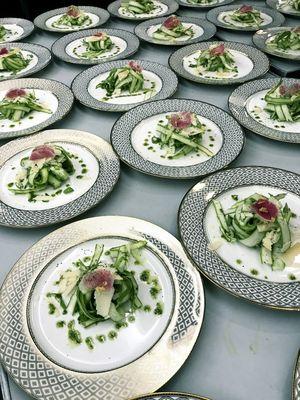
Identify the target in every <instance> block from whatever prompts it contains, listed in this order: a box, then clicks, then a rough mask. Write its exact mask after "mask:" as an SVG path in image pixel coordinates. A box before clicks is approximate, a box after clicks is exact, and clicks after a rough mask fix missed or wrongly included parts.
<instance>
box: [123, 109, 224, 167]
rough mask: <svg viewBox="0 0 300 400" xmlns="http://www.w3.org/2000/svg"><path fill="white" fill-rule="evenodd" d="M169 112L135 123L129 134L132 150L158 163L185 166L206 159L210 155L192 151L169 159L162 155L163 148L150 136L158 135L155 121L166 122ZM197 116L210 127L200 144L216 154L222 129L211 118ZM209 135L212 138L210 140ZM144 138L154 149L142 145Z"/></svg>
mask: <svg viewBox="0 0 300 400" xmlns="http://www.w3.org/2000/svg"><path fill="white" fill-rule="evenodd" d="M170 114H171V113H163V114H157V115H153V116H152V117H148V118H146V119H144V120H143V121H141V122H140V123H139V124H137V125H136V127H135V128H134V129H133V131H132V134H131V142H132V146H133V148H134V150H135V151H136V152H137V153H138V154H139V155H140V156H141V157H143V158H144V159H145V160H149V161H151V162H154V163H155V164H159V165H168V166H174V167H185V166H189V165H196V164H199V163H202V162H205V161H207V160H208V159H209V158H210V157H208V156H206V155H205V154H203V153H196V152H192V153H191V154H188V155H187V156H185V157H181V158H179V159H173V160H172V159H171V160H170V159H168V158H165V157H164V155H165V150H161V149H160V146H159V144H154V143H152V141H151V139H152V137H154V136H158V134H157V133H156V126H157V123H158V122H159V121H160V120H163V121H164V123H165V122H167V119H166V116H168V115H170ZM197 117H198V119H199V121H200V122H201V123H203V124H206V126H207V129H211V131H210V132H206V133H205V135H204V136H203V140H202V144H203V146H205V147H207V148H208V149H210V150H211V151H213V153H214V155H216V154H217V153H218V152H219V150H220V149H221V147H222V144H223V135H222V131H221V129H220V128H219V127H218V126H217V125H216V124H215V123H214V122H212V121H211V120H209V119H207V118H205V117H202V116H200V115H198V116H197ZM210 137H211V138H213V140H210ZM145 140H148V142H149V146H150V147H152V148H153V150H154V151H153V150H152V149H150V150H149V149H148V148H149V146H144V143H145ZM211 144H212V145H213V147H211V146H210V145H211Z"/></svg>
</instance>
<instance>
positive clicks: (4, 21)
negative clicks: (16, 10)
mask: <svg viewBox="0 0 300 400" xmlns="http://www.w3.org/2000/svg"><path fill="white" fill-rule="evenodd" d="M0 25H18V27H19V28H21V30H20V33H19V34H16V36H15V38H14V37H11V38H10V39H9V40H6V39H5V37H4V40H2V41H1V40H0V43H7V42H14V41H19V40H22V39H24V38H25V37H27V36H29V35H30V34H31V32H32V31H33V30H34V24H33V23H32V22H31V21H29V20H28V19H23V18H0Z"/></svg>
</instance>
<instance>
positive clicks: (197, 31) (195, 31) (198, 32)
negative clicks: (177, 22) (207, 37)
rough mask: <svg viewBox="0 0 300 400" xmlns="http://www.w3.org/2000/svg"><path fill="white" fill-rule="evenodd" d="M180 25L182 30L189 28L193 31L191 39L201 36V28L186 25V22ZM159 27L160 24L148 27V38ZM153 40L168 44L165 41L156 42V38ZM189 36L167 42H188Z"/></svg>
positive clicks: (194, 25)
mask: <svg viewBox="0 0 300 400" xmlns="http://www.w3.org/2000/svg"><path fill="white" fill-rule="evenodd" d="M182 25H183V26H184V28H191V29H192V31H193V36H192V38H193V39H195V38H197V37H200V36H202V35H203V32H204V31H203V29H202V28H201V26H199V25H196V24H192V23H190V24H189V23H188V22H182ZM160 27H161V24H157V25H152V26H150V28H149V29H148V30H147V34H148V35H149V36H150V37H153V33H154V32H156V31H157V30H158V29H159V28H160ZM154 39H155V40H157V41H158V42H164V43H165V42H168V41H167V40H158V39H156V38H154ZM190 39H191V36H188V35H185V36H181V37H179V38H173V39H172V40H169V42H185V41H187V40H190Z"/></svg>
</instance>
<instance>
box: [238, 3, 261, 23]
mask: <svg viewBox="0 0 300 400" xmlns="http://www.w3.org/2000/svg"><path fill="white" fill-rule="evenodd" d="M231 19H232V20H233V21H236V22H240V23H243V24H247V25H250V26H254V25H255V26H259V25H260V24H261V23H262V22H263V18H262V16H261V12H260V11H259V10H256V9H255V8H254V7H252V6H248V5H243V6H242V7H240V8H239V9H238V10H235V11H234V12H233V13H232V14H231Z"/></svg>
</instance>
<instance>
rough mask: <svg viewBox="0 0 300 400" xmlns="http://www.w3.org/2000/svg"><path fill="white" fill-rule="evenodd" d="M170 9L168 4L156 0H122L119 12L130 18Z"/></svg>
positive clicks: (155, 13) (152, 14)
mask: <svg viewBox="0 0 300 400" xmlns="http://www.w3.org/2000/svg"><path fill="white" fill-rule="evenodd" d="M167 10H168V6H167V5H165V4H163V3H161V2H159V1H156V0H121V7H120V9H119V13H120V14H121V15H124V16H125V17H128V18H144V17H147V16H149V15H151V16H155V15H159V14H162V13H164V12H166V11H167Z"/></svg>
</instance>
